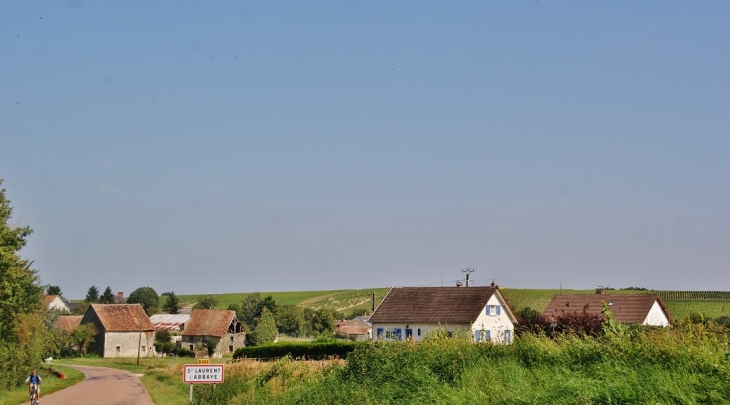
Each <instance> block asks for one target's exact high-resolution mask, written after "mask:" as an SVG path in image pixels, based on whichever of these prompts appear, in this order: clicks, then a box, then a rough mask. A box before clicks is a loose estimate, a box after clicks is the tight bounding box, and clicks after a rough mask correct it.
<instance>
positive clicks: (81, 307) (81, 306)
mask: <svg viewBox="0 0 730 405" xmlns="http://www.w3.org/2000/svg"><path fill="white" fill-rule="evenodd" d="M89 305H91V304H90V303H88V302H86V301H81V302H79V303H78V305H76V306H75V307H73V308H71V315H84V314H86V311H87V310H88V309H89Z"/></svg>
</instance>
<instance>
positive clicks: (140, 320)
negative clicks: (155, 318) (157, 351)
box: [137, 309, 144, 366]
mask: <svg viewBox="0 0 730 405" xmlns="http://www.w3.org/2000/svg"><path fill="white" fill-rule="evenodd" d="M143 310H144V309H143ZM141 346H142V317H141V316H140V317H139V340H138V341H137V365H138V366H139V349H140V347H141Z"/></svg>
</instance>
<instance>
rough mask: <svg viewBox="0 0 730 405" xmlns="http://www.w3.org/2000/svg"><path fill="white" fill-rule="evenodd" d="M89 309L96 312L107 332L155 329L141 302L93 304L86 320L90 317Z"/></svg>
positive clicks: (85, 316) (87, 312)
mask: <svg viewBox="0 0 730 405" xmlns="http://www.w3.org/2000/svg"><path fill="white" fill-rule="evenodd" d="M89 311H93V312H94V313H96V316H97V317H98V318H99V321H100V322H101V325H102V327H103V328H104V331H106V332H133V331H139V330H140V328H141V329H142V330H143V331H153V330H155V327H154V326H152V322H150V318H148V317H147V314H146V313H145V312H144V309H143V308H142V305H140V304H91V306H90V307H89V309H88V310H87V311H86V315H84V320H86V319H90V318H89V315H90V314H89ZM140 325H141V326H140Z"/></svg>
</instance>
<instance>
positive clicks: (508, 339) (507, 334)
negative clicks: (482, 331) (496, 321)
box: [504, 330, 512, 343]
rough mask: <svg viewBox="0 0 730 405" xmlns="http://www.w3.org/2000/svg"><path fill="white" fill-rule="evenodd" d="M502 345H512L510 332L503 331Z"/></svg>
mask: <svg viewBox="0 0 730 405" xmlns="http://www.w3.org/2000/svg"><path fill="white" fill-rule="evenodd" d="M504 343H512V331H511V330H506V331H504Z"/></svg>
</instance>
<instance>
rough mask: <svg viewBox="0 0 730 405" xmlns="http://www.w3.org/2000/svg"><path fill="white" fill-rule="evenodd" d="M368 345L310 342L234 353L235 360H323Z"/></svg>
mask: <svg viewBox="0 0 730 405" xmlns="http://www.w3.org/2000/svg"><path fill="white" fill-rule="evenodd" d="M364 344H367V343H357V342H343V341H335V342H325V343H314V342H312V343H310V342H301V343H300V342H292V343H289V342H287V343H276V344H268V345H262V346H249V347H242V348H240V349H237V350H236V351H235V352H234V353H233V358H235V359H240V358H243V357H247V358H258V359H278V358H282V357H284V356H287V355H289V356H291V357H292V358H295V359H298V358H322V357H331V356H337V357H340V358H345V357H347V355H348V354H349V353H350V352H352V351H353V350H355V348H356V347H358V346H360V345H364Z"/></svg>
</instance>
